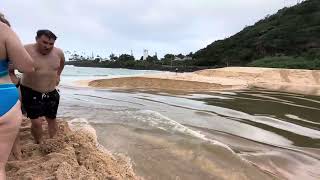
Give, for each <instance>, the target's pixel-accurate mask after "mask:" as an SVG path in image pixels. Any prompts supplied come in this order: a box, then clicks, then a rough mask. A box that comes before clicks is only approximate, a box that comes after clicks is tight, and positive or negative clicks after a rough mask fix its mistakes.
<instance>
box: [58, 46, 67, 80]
mask: <svg viewBox="0 0 320 180" xmlns="http://www.w3.org/2000/svg"><path fill="white" fill-rule="evenodd" d="M59 53H60V66H59V69H58V72H57V74H58V77H57V85H59V83H60V76H61V73H62V70H63V68H64V62H65V57H64V53H63V51H62V50H61V49H59Z"/></svg>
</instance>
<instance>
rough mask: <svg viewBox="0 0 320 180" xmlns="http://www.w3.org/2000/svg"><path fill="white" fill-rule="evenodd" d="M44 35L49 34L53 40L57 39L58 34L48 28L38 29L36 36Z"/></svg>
mask: <svg viewBox="0 0 320 180" xmlns="http://www.w3.org/2000/svg"><path fill="white" fill-rule="evenodd" d="M42 35H45V36H47V37H48V38H49V39H53V40H56V39H57V36H56V35H55V34H54V33H53V32H51V31H50V30H48V29H41V30H38V31H37V37H36V38H40V37H41V36H42Z"/></svg>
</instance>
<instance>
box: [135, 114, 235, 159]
mask: <svg viewBox="0 0 320 180" xmlns="http://www.w3.org/2000/svg"><path fill="white" fill-rule="evenodd" d="M140 112H141V113H144V114H147V115H148V117H150V118H148V119H146V120H145V122H147V123H148V124H149V125H150V126H153V127H156V128H159V129H162V130H166V131H176V132H180V133H183V134H187V135H190V136H192V137H196V138H199V139H202V140H204V141H207V142H210V143H212V144H214V145H218V146H221V147H224V148H226V149H228V150H229V151H231V152H232V153H234V152H233V150H232V149H231V148H230V147H229V146H228V145H226V144H223V143H222V142H219V141H217V140H213V139H209V138H207V137H206V136H205V135H204V134H201V132H199V131H195V130H192V129H190V128H188V127H186V126H184V125H182V124H180V123H178V122H176V121H174V120H172V119H170V118H168V117H166V116H164V115H162V114H161V113H159V112H156V111H151V110H141V111H140Z"/></svg>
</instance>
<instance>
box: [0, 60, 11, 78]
mask: <svg viewBox="0 0 320 180" xmlns="http://www.w3.org/2000/svg"><path fill="white" fill-rule="evenodd" d="M8 65H9V61H8V60H6V59H5V60H0V77H2V76H6V75H8Z"/></svg>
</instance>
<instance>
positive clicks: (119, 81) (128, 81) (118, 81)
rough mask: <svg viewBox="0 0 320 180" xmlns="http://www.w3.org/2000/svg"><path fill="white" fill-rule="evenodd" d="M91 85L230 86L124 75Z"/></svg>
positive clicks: (184, 89) (143, 87)
mask: <svg viewBox="0 0 320 180" xmlns="http://www.w3.org/2000/svg"><path fill="white" fill-rule="evenodd" d="M89 86H92V87H104V88H122V89H154V90H183V91H198V90H207V91H208V90H219V89H227V88H232V87H233V86H231V85H221V84H217V83H206V82H196V81H184V80H174V79H161V78H149V77H124V78H113V79H103V80H94V81H91V82H89Z"/></svg>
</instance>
